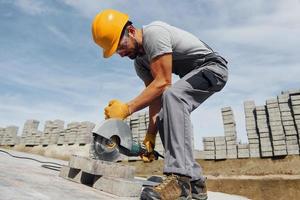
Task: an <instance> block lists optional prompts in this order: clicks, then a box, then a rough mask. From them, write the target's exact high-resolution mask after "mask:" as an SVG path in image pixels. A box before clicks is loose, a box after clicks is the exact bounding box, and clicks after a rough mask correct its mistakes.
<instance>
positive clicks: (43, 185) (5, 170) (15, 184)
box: [0, 148, 247, 200]
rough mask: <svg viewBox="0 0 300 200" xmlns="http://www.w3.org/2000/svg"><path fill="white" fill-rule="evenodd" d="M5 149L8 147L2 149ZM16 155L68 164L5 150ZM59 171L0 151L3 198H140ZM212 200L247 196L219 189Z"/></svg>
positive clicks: (95, 199) (46, 199)
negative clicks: (66, 176) (67, 177)
mask: <svg viewBox="0 0 300 200" xmlns="http://www.w3.org/2000/svg"><path fill="white" fill-rule="evenodd" d="M0 149H1V148H0ZM1 150H5V149H1ZM5 151H8V152H9V153H11V154H13V155H16V156H26V157H31V158H35V159H38V160H41V161H47V162H56V163H60V164H63V165H67V164H68V162H66V161H62V160H57V159H51V158H46V157H43V156H38V155H33V154H28V153H22V152H17V151H11V150H5ZM58 174H59V172H58V171H54V170H50V169H46V168H43V167H41V164H40V163H38V162H35V161H32V160H24V159H17V158H13V157H11V156H9V155H7V154H5V153H3V152H0V199H1V200H16V199H17V200H57V199H63V200H74V199H76V200H102V199H107V200H109V199H128V200H130V199H137V198H122V197H118V196H115V195H111V194H108V193H105V192H102V191H99V190H96V189H94V188H92V187H89V186H85V185H82V184H78V183H75V182H72V181H68V180H65V179H63V178H61V177H59V176H58ZM208 195H209V200H245V199H247V198H245V197H241V196H235V195H229V194H224V193H219V192H209V193H208Z"/></svg>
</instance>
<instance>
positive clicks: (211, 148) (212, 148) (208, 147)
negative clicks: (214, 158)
mask: <svg viewBox="0 0 300 200" xmlns="http://www.w3.org/2000/svg"><path fill="white" fill-rule="evenodd" d="M207 150H208V151H209V150H211V151H214V150H215V146H206V145H204V151H207Z"/></svg>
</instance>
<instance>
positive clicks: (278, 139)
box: [266, 98, 287, 156]
mask: <svg viewBox="0 0 300 200" xmlns="http://www.w3.org/2000/svg"><path fill="white" fill-rule="evenodd" d="M266 105H267V111H268V117H269V125H270V130H271V138H272V144H273V155H274V156H285V155H287V151H286V142H285V134H284V130H283V125H282V121H281V115H280V110H279V104H278V100H277V98H272V99H268V100H267V101H266Z"/></svg>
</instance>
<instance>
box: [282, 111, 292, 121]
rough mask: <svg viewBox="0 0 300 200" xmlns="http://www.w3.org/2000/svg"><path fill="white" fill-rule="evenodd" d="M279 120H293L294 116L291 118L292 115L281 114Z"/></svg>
mask: <svg viewBox="0 0 300 200" xmlns="http://www.w3.org/2000/svg"><path fill="white" fill-rule="evenodd" d="M282 114H283V113H282ZM281 120H282V121H293V120H294V118H293V116H292V115H287V116H283V115H281Z"/></svg>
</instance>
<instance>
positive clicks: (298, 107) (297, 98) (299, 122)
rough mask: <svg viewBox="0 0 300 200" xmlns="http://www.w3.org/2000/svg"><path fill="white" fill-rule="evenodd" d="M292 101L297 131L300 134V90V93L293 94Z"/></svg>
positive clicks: (299, 136)
mask: <svg viewBox="0 0 300 200" xmlns="http://www.w3.org/2000/svg"><path fill="white" fill-rule="evenodd" d="M291 102H292V108H293V114H294V119H295V124H296V127H297V132H298V134H300V91H299V93H295V94H293V95H292V96H291ZM298 138H300V135H298ZM299 143H300V141H299Z"/></svg>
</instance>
